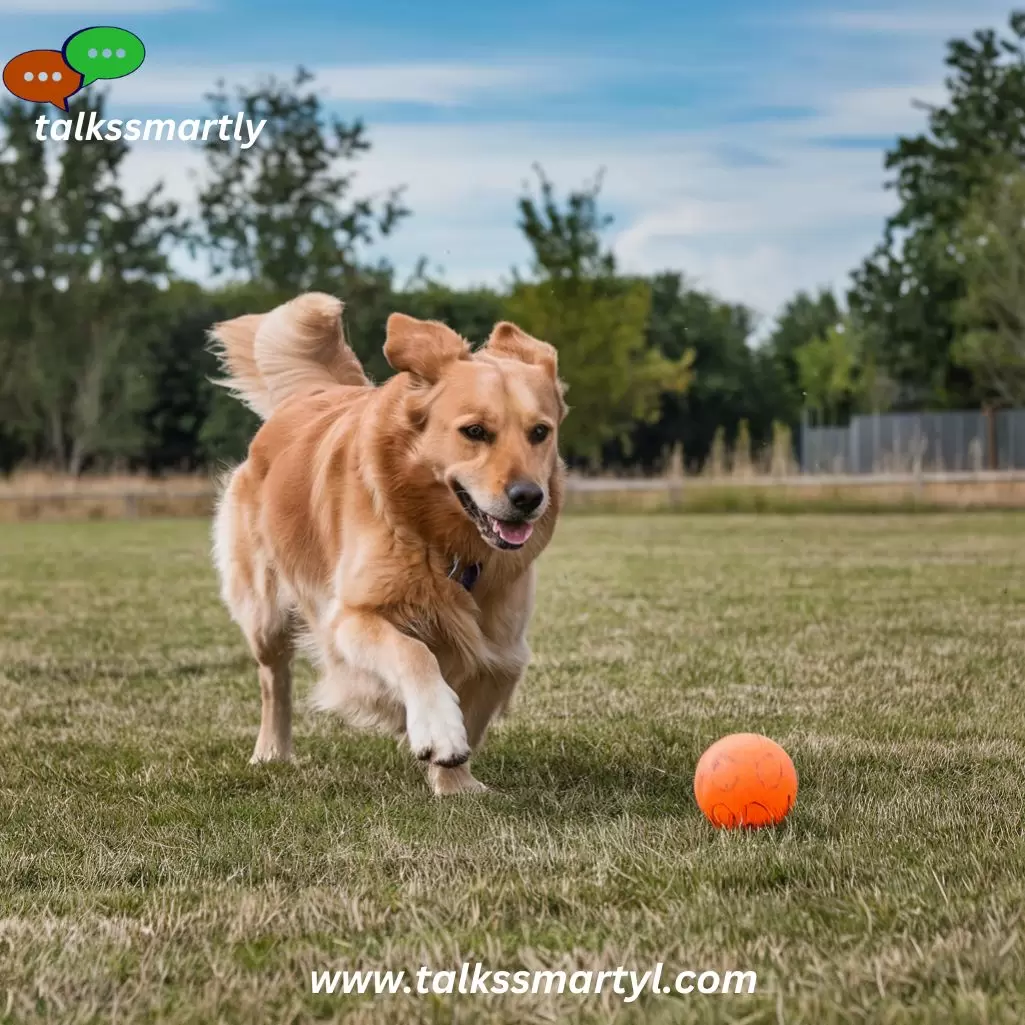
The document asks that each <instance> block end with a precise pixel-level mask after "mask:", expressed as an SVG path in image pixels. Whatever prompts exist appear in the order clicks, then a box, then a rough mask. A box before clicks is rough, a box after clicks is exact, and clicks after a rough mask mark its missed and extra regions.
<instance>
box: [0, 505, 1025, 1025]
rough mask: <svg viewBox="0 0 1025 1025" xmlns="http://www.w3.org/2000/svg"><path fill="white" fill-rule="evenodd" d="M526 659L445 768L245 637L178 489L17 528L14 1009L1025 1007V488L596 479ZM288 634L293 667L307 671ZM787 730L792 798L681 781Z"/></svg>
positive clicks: (929, 1016) (778, 1011) (742, 1016)
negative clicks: (907, 494)
mask: <svg viewBox="0 0 1025 1025" xmlns="http://www.w3.org/2000/svg"><path fill="white" fill-rule="evenodd" d="M541 577H542V585H541V589H540V595H539V606H538V611H537V616H536V620H535V626H534V630H533V647H534V649H535V653H536V661H535V665H534V667H533V669H532V671H531V674H530V677H529V678H528V680H527V683H526V684H525V686H524V688H523V689H522V690H521V692H520V695H519V700H518V703H517V705H516V707H515V708H514V709H513V712H512V714H511V716H510V718H509V719H508V720H506V721H505V722H504V723H503V724H502V725H501V726H500V727H499V728H498V729H497V730H496V731H495V732H494V733H493V734H492V735H491V737H490V740H489V743H488V744H487V746H486V748H485V751H484V753H483V754H482V756H481V757H480V758H479V759H478V760H477V761H476V762H475V772H476V775H478V776H479V777H480V778H481V779H482V780H484V781H485V782H487V783H489V784H491V785H492V786H493V787H495V788H496V790H495V792H493V793H491V794H488V795H485V796H483V797H474V798H468V799H461V800H455V801H451V800H450V801H439V800H436V799H432V798H430V797H429V796H428V791H427V788H426V785H425V783H424V781H423V780H422V778H421V776H420V773H419V770H418V769H417V768H416V767H415V766H414V765H413V764H412V763H411V762H410V760H409V759H408V756H406V755H404V754H403V753H402V752H400V751H399V750H398V749H397V748H396V746H395V745H394V744H393V743H392V742H391V741H388V740H384V739H379V738H373V737H365V736H358V735H354V734H351V733H349V732H346V731H345V730H344V729H342V728H341V727H340V726H338V725H337V724H336V723H334V722H333V721H331V720H330V719H326V718H322V717H315V716H312V715H310V714H308V713H301V714H299V715H298V717H297V721H296V748H297V760H296V762H295V764H294V765H292V766H272V767H260V768H255V769H254V768H251V767H249V766H248V765H247V764H246V762H247V759H248V757H249V754H250V751H251V747H252V744H253V741H254V739H255V734H256V727H257V723H258V715H259V707H258V706H259V699H258V693H257V683H256V679H255V674H254V672H253V670H252V668H251V666H250V662H249V659H248V656H247V654H246V652H245V650H244V648H243V645H242V642H241V640H240V638H239V636H238V634H237V633H236V631H235V629H234V627H233V626H231V624H230V623H229V621H228V619H227V616H226V614H225V613H224V611H223V610H222V609H221V608H220V606H219V604H218V602H217V598H216V587H215V583H214V579H213V575H212V571H211V569H210V566H209V562H208V556H207V526H206V524H205V523H203V522H200V521H137V522H132V523H120V524H119V523H87V524H77V525H71V524H20V525H4V526H3V528H2V529H0V686H2V692H3V704H2V708H0V1021H3V1022H11V1023H15V1022H16V1023H18V1025H23V1023H24V1025H31V1023H36V1022H44V1021H46V1022H60V1023H62V1025H63V1023H69V1025H70V1023H82V1022H101V1021H104V1022H105V1021H112V1020H113V1021H117V1022H157V1021H161V1022H176V1023H178V1022H214V1021H218V1022H230V1023H240V1025H241V1023H246V1025H249V1023H258V1022H273V1023H279V1022H281V1023H285V1022H288V1023H295V1022H303V1021H307V1020H314V1019H324V1020H326V1019H339V1020H340V1019H343V1018H344V1019H345V1020H347V1021H353V1022H367V1023H371V1022H373V1023H377V1022H384V1023H406V1022H421V1021H423V1022H439V1023H440V1022H450V1023H470V1022H489V1023H499V1022H502V1023H510V1025H511V1023H530V1022H553V1021H562V1020H566V1021H575V1022H588V1023H592V1022H593V1023H597V1022H611V1021H616V1022H637V1023H640V1022H653V1023H668V1022H690V1021H694V1022H747V1023H760V1022H767V1023H769V1022H771V1023H777V1022H786V1023H793V1022H806V1023H809V1025H829V1023H833V1022H864V1023H876V1022H886V1023H893V1025H896V1023H910V1022H922V1023H925V1022H979V1023H982V1022H1000V1023H1003V1022H1006V1023H1008V1025H1010V1023H1012V1022H1014V1023H1018V1022H1021V1021H1022V1020H1025V945H1023V944H1025V938H1023V931H1025V917H1023V916H1025V797H1023V794H1025V516H1021V515H1017V514H976V515H971V516H960V517H959V516H955V515H949V516H948V515H941V514H936V515H930V516H921V517H915V516H871V517H862V518H858V517H844V516H828V517H826V516H822V517H819V516H812V515H806V516H802V517H799V518H793V519H788V518H785V517H774V516H768V515H766V516H760V517H743V516H734V517H725V518H714V517H709V516H705V517H689V518H688V517H671V516H659V517H648V518H644V517H633V518H628V517H622V518H600V517H586V518H576V519H568V520H566V521H565V523H564V524H563V526H562V528H560V533H559V535H558V538H557V542H556V544H555V545H554V547H553V549H552V550H551V552H550V553H549V554H548V555H546V556H545V558H544V560H543V563H542V573H541ZM308 680H309V676H308V674H306V675H303V676H301V678H300V686H299V692H300V695H301V694H302V693H303V692H304V691H305V684H306V683H307V682H308ZM740 730H756V731H759V732H764V733H767V734H769V735H771V736H773V737H775V738H776V739H777V740H779V741H780V742H782V743H783V744H784V746H785V747H787V749H788V750H789V751H790V752H791V754H792V756H793V758H794V761H795V763H796V765H797V769H798V772H799V774H800V779H801V791H800V795H799V798H798V803H797V807H796V809H795V811H794V813H793V815H792V817H791V818H790V819H789V820H788V822H787V823H786V824H785V825H784V826H783V827H780V828H779V829H777V830H767V831H762V832H759V833H754V834H728V835H725V834H717V833H715V832H714V831H713V830H712V829H711V827H709V826H708V825H707V824H706V823H705V822H704V820H703V819H702V818H701V816H700V814H699V813H698V811H697V809H696V807H695V805H694V802H693V797H692V792H691V780H692V773H693V768H694V764H695V762H696V760H697V758H698V756H699V755H700V753H701V751H702V750H703V749H704V748H705V747H706V746H707V745H708V744H709V743H711V741H713V740H714V739H716V738H717V737H719V736H720V735H722V734H724V733H728V732H733V731H740ZM474 960H481V961H486V962H488V964H489V966H490V967H492V968H518V967H524V966H525V967H539V968H551V969H560V968H562V969H565V970H567V971H572V970H574V969H577V968H580V969H599V968H615V967H617V966H620V965H624V966H627V967H633V968H636V969H645V970H646V969H647V968H649V967H651V966H652V965H653V964H654V963H655V962H657V961H663V962H665V964H666V972H667V974H668V973H670V972H672V973H675V972H676V971H679V970H683V969H687V968H696V969H699V970H700V969H705V968H710V969H717V970H723V969H726V968H744V969H751V970H755V971H757V972H758V976H759V984H758V993H756V994H755V995H753V996H748V995H740V996H738V995H726V996H723V995H718V996H698V995H697V994H694V995H692V996H689V997H660V998H652V997H645V998H642V999H641V1000H640V1001H638V1002H637V1003H635V1004H624V1003H623V1002H622V1000H621V998H620V997H618V996H614V995H612V994H604V995H602V996H600V997H588V998H582V997H578V996H573V995H570V994H565V995H562V996H556V995H552V996H544V995H540V994H539V995H537V996H529V997H513V996H492V997H490V998H481V997H471V996H462V997H459V996H455V997H447V996H439V997H416V996H407V995H403V994H399V995H396V996H390V997H381V998H378V999H377V1000H371V999H370V998H368V997H364V998H358V997H347V998H342V997H337V996H332V997H328V996H324V995H319V996H313V995H312V994H311V992H310V973H311V971H312V970H323V969H340V968H351V967H356V966H365V967H373V968H395V969H398V968H405V969H410V970H414V971H415V969H416V968H417V967H418V966H419V965H421V964H430V965H432V966H433V967H435V968H439V969H443V968H451V967H458V965H459V964H460V962H462V961H474Z"/></svg>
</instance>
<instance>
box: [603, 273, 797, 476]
mask: <svg viewBox="0 0 1025 1025" xmlns="http://www.w3.org/2000/svg"><path fill="white" fill-rule="evenodd" d="M649 285H650V288H651V309H650V313H649V318H648V325H647V329H646V333H647V341H648V345H649V347H651V348H653V349H655V350H656V351H657V352H659V353H661V354H662V356H663V357H664V358H666V359H668V360H670V361H675V360H678V359H680V358H681V357H684V356H685V355H686V354H688V353H692V354H693V357H692V360H693V362H692V369H693V381H692V382H691V384H690V386H689V387H688V388H687V390H686V392H685V393H682V394H681V393H666V394H664V395H663V397H662V403H661V410H660V414H659V417H658V419H657V421H656V422H654V423H650V424H639V425H638V426H637V427H636V428H635V430H634V434H633V451H634V452H635V453H636V457H637V459H638V461H639V462H640V463H641V465H642V466H644V467H645V469H647V470H653V469H656V468H657V467H658V466H659V464H660V462H661V461H662V460H663V459H664V454H665V453H666V452H667V451H670V450H671V449H672V448H673V446H675V445H677V444H680V445H682V446H683V449H684V451H685V452H686V454H687V459H688V461H689V462H690V469H691V470H696V469H697V468H698V467H700V466H701V465H702V464H703V463H704V462H705V461H706V459H708V458H709V457H710V452H711V450H712V446H713V439H714V437H715V433H716V431H717V429H719V428H723V429H724V430H725V431H728V433H729V435H730V437H734V436H735V434H736V432H737V429H738V427H739V423H740V421H741V420H742V419H747V420H748V422H749V424H750V434H751V441H752V444H753V446H754V447H755V448H757V447H760V446H761V445H764V444H765V443H766V442H767V441H768V440H769V436H770V433H771V429H772V421H773V419H774V417H778V415H779V413H778V411H777V410H778V406H779V401H780V398H779V396H780V394H781V382H780V380H779V374H778V371H777V368H776V366H775V364H774V363H773V362H772V361H771V360H770V359H769V358H768V356H767V354H766V352H765V351H764V350H759V349H755V348H753V347H752V346H751V344H750V339H751V335H752V333H753V330H754V316H753V314H752V313H751V311H750V310H749V309H747V308H746V307H744V306H741V305H737V304H734V303H727V302H723V301H722V300H720V299H718V298H717V297H716V296H714V295H711V294H709V293H707V292H703V291H701V290H700V289H696V288H693V287H692V286H691V285H690V284H689V283H688V282H687V281H686V280H685V278H684V277H683V276H682V275H681V274H678V273H664V274H658V275H656V276H655V277H653V278H652V279H651V280H650V282H649ZM625 457H626V456H625V453H622V454H620V458H625Z"/></svg>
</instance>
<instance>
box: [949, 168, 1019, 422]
mask: <svg viewBox="0 0 1025 1025" xmlns="http://www.w3.org/2000/svg"><path fill="white" fill-rule="evenodd" d="M957 249H958V258H959V259H960V260H963V266H964V273H965V295H964V298H963V299H962V300H961V301H960V303H959V304H958V307H957V320H958V323H959V325H960V326H961V328H962V332H961V334H960V336H959V337H958V339H957V342H956V344H955V346H954V358H955V359H956V360H957V361H958V362H959V363H960V364H961V365H962V366H965V367H967V368H968V369H969V370H971V372H972V374H973V375H974V377H975V379H976V380H977V381H978V382H979V385H980V388H982V389H984V390H985V393H986V396H987V397H988V398H995V399H997V400H998V401H1001V402H1004V403H1007V404H1008V405H1013V406H1020V405H1022V404H1023V403H1025V173H1022V172H1021V171H1018V172H1016V173H1013V174H1008V175H999V176H997V178H996V179H995V180H994V181H993V183H992V184H991V186H990V188H989V189H987V190H986V191H985V192H982V193H980V194H979V196H978V197H977V198H976V201H975V202H974V203H973V204H972V205H971V207H970V208H969V210H968V213H967V215H966V216H965V219H964V221H963V222H962V225H961V231H960V239H959V242H958V245H957Z"/></svg>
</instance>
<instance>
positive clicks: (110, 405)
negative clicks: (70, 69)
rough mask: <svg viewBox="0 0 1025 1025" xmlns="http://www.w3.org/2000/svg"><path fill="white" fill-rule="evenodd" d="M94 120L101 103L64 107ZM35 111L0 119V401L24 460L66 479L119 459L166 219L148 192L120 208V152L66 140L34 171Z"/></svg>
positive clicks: (2, 113) (142, 400)
mask: <svg viewBox="0 0 1025 1025" xmlns="http://www.w3.org/2000/svg"><path fill="white" fill-rule="evenodd" d="M87 104H88V105H89V106H92V107H94V108H95V109H96V112H97V114H98V116H99V117H100V118H102V117H103V116H104V97H103V96H102V95H99V96H97V95H96V94H93V95H91V96H90V97H88V98H87V97H84V96H82V97H81V98H79V99H78V100H76V101H73V102H72V104H71V107H70V110H69V115H70V117H72V118H75V117H76V116H77V115H78V113H79V112H80V111H86V109H87V107H86V105H87ZM43 113H44V109H43V108H42V107H39V106H35V105H27V104H23V103H20V102H8V103H6V104H4V105H3V106H2V107H0V139H2V141H0V366H2V369H3V376H2V380H0V403H2V409H3V415H4V419H5V421H6V422H7V424H8V429H13V431H14V432H16V434H17V435H18V437H19V438H20V439H21V443H22V444H23V446H24V449H25V451H26V452H27V453H28V454H29V455H30V456H31V457H33V458H35V459H37V460H45V461H47V462H50V463H51V464H54V465H56V466H58V467H59V468H60V469H63V470H67V471H69V472H71V473H74V474H77V473H79V472H81V470H82V469H83V468H84V466H85V465H86V463H87V462H88V461H89V460H90V459H93V458H98V457H102V456H106V457H114V456H121V457H127V456H130V455H132V454H134V453H135V452H137V451H138V449H139V447H140V445H141V442H142V436H141V432H140V430H139V427H138V413H139V411H140V410H141V409H142V408H143V407H144V406H145V404H146V402H147V401H148V395H149V391H150V385H151V379H150V376H149V375H148V373H147V370H148V361H149V357H150V351H149V343H150V340H151V337H152V331H153V329H154V324H153V318H152V316H151V314H150V312H149V309H150V304H151V300H152V298H153V296H154V294H155V292H156V289H157V287H158V285H159V284H161V283H162V282H163V281H165V279H166V274H167V263H166V256H165V254H166V249H167V244H168V243H169V242H170V241H171V239H172V238H173V237H174V236H175V232H176V216H177V209H176V207H175V205H174V204H173V203H168V202H162V201H161V198H160V192H161V189H160V187H159V186H158V187H154V188H153V189H151V190H150V191H149V192H148V193H147V194H146V195H145V196H143V197H142V198H141V199H140V200H139V201H138V202H135V203H132V202H129V201H128V200H127V199H126V197H125V194H124V190H123V188H122V185H121V171H122V164H123V161H124V158H125V157H126V156H127V154H128V147H127V145H126V144H125V143H123V142H107V141H103V142H98V141H85V142H77V141H76V142H71V143H65V144H63V145H62V147H61V149H60V151H59V158H58V160H57V161H55V162H54V161H50V160H48V159H47V151H46V150H45V149H44V146H45V144H44V143H43V142H40V141H39V140H37V138H36V134H35V126H34V122H35V120H36V118H38V117H39V116H40V115H41V114H43Z"/></svg>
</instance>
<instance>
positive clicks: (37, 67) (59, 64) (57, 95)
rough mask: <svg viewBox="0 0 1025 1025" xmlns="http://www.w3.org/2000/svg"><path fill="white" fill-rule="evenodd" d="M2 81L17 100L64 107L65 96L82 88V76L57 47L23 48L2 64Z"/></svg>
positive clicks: (66, 102) (65, 105) (66, 101)
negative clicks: (46, 48) (21, 51)
mask: <svg viewBox="0 0 1025 1025" xmlns="http://www.w3.org/2000/svg"><path fill="white" fill-rule="evenodd" d="M4 85H5V86H6V87H7V89H8V91H9V92H12V93H14V95H15V96H17V97H18V99H19V100H28V101H29V103H52V104H53V105H54V106H55V107H59V108H60V109H61V110H67V109H68V97H69V96H73V95H74V94H75V93H77V92H78V90H79V89H81V88H82V76H81V75H80V74H79V73H78V72H77V71H76V70H75V69H74V68H72V67H69V65H68V64H67V63H66V62H65V60H64V56H63V55H62V54H61V52H60V50H26V51H25V52H24V53H19V54H18V55H17V56H16V57H12V58H11V59H10V60H9V61H8V62H7V63H6V64H5V65H4Z"/></svg>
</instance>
